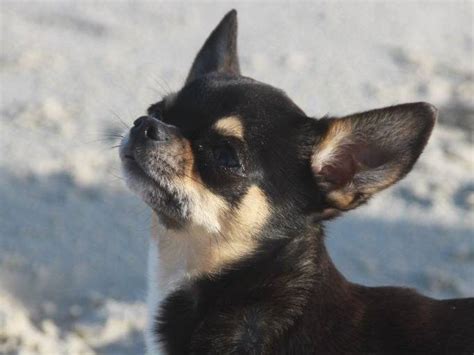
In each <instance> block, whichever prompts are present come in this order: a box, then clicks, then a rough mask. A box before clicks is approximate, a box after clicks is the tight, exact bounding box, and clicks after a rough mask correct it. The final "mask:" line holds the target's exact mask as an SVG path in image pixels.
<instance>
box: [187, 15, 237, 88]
mask: <svg viewBox="0 0 474 355" xmlns="http://www.w3.org/2000/svg"><path fill="white" fill-rule="evenodd" d="M211 72H221V73H227V74H231V75H239V74H240V67H239V58H238V57H237V11H235V10H231V11H229V12H228V13H227V15H225V16H224V18H223V19H222V21H221V22H220V23H219V24H218V25H217V27H216V28H215V29H214V31H212V33H211V34H210V36H209V37H208V39H207V40H206V42H205V43H204V45H203V46H202V48H201V50H200V51H199V53H198V54H197V56H196V58H195V59H194V62H193V65H192V67H191V70H190V71H189V74H188V77H187V79H186V84H187V83H189V82H191V81H193V80H194V79H197V78H198V77H200V76H203V75H205V74H208V73H211Z"/></svg>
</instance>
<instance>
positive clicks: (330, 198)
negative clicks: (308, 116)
mask: <svg viewBox="0 0 474 355" xmlns="http://www.w3.org/2000/svg"><path fill="white" fill-rule="evenodd" d="M436 116H437V110H436V108H435V107H434V106H432V105H429V104H426V103H422V102H419V103H412V104H404V105H398V106H391V107H386V108H383V109H378V110H372V111H367V112H362V113H358V114H354V115H350V116H346V117H342V118H335V119H322V120H319V121H317V122H318V123H317V124H318V126H319V127H320V129H321V130H322V134H321V135H320V140H319V142H318V143H317V144H316V146H315V147H314V151H313V153H312V157H311V169H312V172H313V174H314V177H315V178H316V181H317V183H318V185H319V188H320V189H321V190H322V191H323V193H324V196H325V206H324V209H325V210H324V211H323V213H322V218H323V219H324V218H331V217H333V216H336V215H338V214H339V213H340V212H342V211H347V210H350V209H352V208H355V207H357V206H359V205H360V204H362V203H364V202H365V201H367V200H368V199H369V198H370V197H371V196H372V195H373V194H375V193H376V192H378V191H380V190H383V189H385V188H386V187H388V186H390V185H392V184H394V183H395V182H397V181H398V180H400V179H401V178H403V177H404V176H405V175H406V174H407V173H408V172H409V171H410V170H411V168H412V167H413V164H414V163H415V161H416V160H417V159H418V157H419V156H420V154H421V152H422V151H423V148H424V146H425V144H426V142H427V141H428V138H429V137H430V134H431V130H432V129H433V125H434V123H435V120H436Z"/></svg>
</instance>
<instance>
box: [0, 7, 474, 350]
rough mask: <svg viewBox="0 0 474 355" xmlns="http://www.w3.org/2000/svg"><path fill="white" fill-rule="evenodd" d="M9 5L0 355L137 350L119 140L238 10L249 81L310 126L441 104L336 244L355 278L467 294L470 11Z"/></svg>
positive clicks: (139, 274) (144, 223) (139, 270)
mask: <svg viewBox="0 0 474 355" xmlns="http://www.w3.org/2000/svg"><path fill="white" fill-rule="evenodd" d="M0 6H1V19H0V20H1V21H0V25H1V53H0V70H1V71H0V78H1V102H0V353H2V354H3V353H5V354H37V353H40V354H80V353H84V354H95V353H97V354H139V353H142V352H143V342H142V336H141V331H142V329H143V327H144V319H145V309H144V303H143V299H144V290H145V272H144V270H145V263H146V258H145V255H146V240H147V237H148V224H149V215H150V213H149V211H148V210H147V208H146V206H145V205H144V204H143V203H142V202H140V201H139V200H138V199H137V198H135V197H134V196H133V195H132V194H131V193H130V192H128V191H127V190H126V188H125V187H124V184H123V181H122V180H121V178H120V168H119V162H118V157H117V151H116V149H113V148H110V147H111V146H113V145H114V144H116V143H115V142H114V139H113V137H112V136H113V135H115V134H117V133H120V132H123V131H124V130H125V127H124V126H123V125H122V123H121V120H122V121H124V122H125V123H126V125H129V124H130V123H131V122H132V120H133V119H134V118H136V117H138V116H139V115H141V114H142V113H143V112H144V110H145V108H146V107H147V105H149V104H150V103H152V102H155V101H157V100H158V98H159V97H160V96H161V95H163V94H165V93H167V92H169V91H171V90H174V89H178V88H179V87H180V84H181V83H182V82H183V80H184V78H185V75H186V72H187V70H188V67H189V65H190V63H191V61H192V59H193V56H194V54H195V53H196V51H197V50H198V48H199V47H200V46H201V44H202V42H203V40H204V39H205V37H206V36H207V35H208V33H209V31H210V30H211V29H212V28H213V27H214V26H215V25H216V23H217V22H218V21H219V20H220V18H221V17H222V15H223V14H224V13H225V12H226V11H227V10H229V9H230V8H232V7H236V8H237V9H238V11H239V18H240V39H239V46H240V52H241V64H242V68H243V71H244V73H245V74H247V75H249V76H252V77H255V78H256V79H259V80H262V81H266V82H269V83H271V84H273V85H275V86H279V87H282V88H283V89H285V90H286V91H287V92H288V93H289V94H290V96H291V97H293V98H294V100H295V101H296V102H297V103H298V104H299V105H300V106H301V107H302V108H303V109H305V110H306V112H307V113H308V114H311V115H315V116H321V115H323V114H326V113H328V112H329V113H331V114H335V115H336V114H346V113H350V112H353V111H360V110H364V109H369V108H375V107H382V106H385V105H391V104H395V103H402V102H409V101H418V100H425V101H429V102H431V103H433V104H435V105H436V106H438V107H439V108H440V109H441V115H440V120H439V124H438V125H437V127H436V129H435V132H434V135H433V138H432V140H431V141H430V143H429V145H428V147H427V149H426V152H425V154H424V155H423V156H422V158H421V159H420V161H419V163H418V165H417V166H416V168H415V169H414V171H413V172H412V174H410V176H409V177H408V178H406V179H405V180H404V181H403V182H402V183H400V184H399V185H397V187H396V188H392V189H390V190H389V191H387V192H384V193H382V194H381V195H380V196H379V197H378V198H376V199H374V200H373V201H372V202H371V203H370V204H369V205H368V206H365V207H363V208H361V209H359V210H358V211H355V212H351V213H350V214H348V215H347V216H345V217H344V218H341V219H339V220H337V221H335V222H332V223H331V224H330V225H329V227H328V232H329V235H330V237H329V239H328V242H329V248H330V252H331V254H332V255H333V257H334V259H335V261H336V264H337V265H339V266H340V268H341V269H342V271H343V272H344V273H345V274H346V275H347V276H348V277H349V278H350V279H351V280H354V281H359V282H363V283H366V284H369V285H382V284H399V285H407V286H412V287H416V288H418V289H419V290H420V291H422V292H424V293H426V294H428V295H431V296H433V297H439V298H447V297H461V296H472V295H474V236H473V228H474V226H473V223H474V222H473V221H474V215H473V208H474V179H473V172H474V169H473V168H474V162H473V157H474V154H473V153H474V152H473V145H472V133H473V131H472V128H473V122H474V117H473V116H474V115H473V113H474V103H473V97H474V82H473V76H474V72H473V66H472V65H473V64H472V63H473V47H474V46H473V32H472V29H473V18H474V17H473V3H472V2H462V1H445V2H439V3H436V2H433V1H430V2H405V1H403V2H402V1H392V2H390V3H389V2H385V3H384V2H372V1H370V2H369V1H367V2H324V3H313V4H308V3H306V4H302V3H299V4H298V3H291V4H290V3H288V4H271V3H259V4H255V3H251V2H248V3H245V4H244V5H241V4H232V3H223V2H219V3H210V2H208V3H205V4H198V3H194V4H193V5H183V4H172V3H155V2H147V3H144V2H143V3H135V2H134V3H132V2H130V3H127V2H120V3H118V2H89V1H88V2H85V1H84V2H82V1H79V2H78V1H76V2H62V3H60V2H32V3H27V2H23V1H22V2H5V1H2V2H1V3H0Z"/></svg>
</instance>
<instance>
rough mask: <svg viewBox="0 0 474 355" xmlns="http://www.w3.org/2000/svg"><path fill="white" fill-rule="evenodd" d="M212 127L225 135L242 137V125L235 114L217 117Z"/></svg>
mask: <svg viewBox="0 0 474 355" xmlns="http://www.w3.org/2000/svg"><path fill="white" fill-rule="evenodd" d="M213 127H214V129H215V130H216V131H218V132H219V133H221V134H223V135H225V136H232V137H237V138H240V139H243V138H244V126H243V124H242V121H241V120H240V118H239V117H237V116H229V117H224V118H221V119H219V120H218V121H217V122H216V123H215V124H214V126H213Z"/></svg>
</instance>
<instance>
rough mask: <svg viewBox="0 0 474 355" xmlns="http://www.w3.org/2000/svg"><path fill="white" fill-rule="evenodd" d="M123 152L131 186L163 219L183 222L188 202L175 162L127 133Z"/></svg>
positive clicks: (173, 222) (125, 170)
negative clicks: (177, 179) (180, 187)
mask: <svg viewBox="0 0 474 355" xmlns="http://www.w3.org/2000/svg"><path fill="white" fill-rule="evenodd" d="M163 149H164V147H163ZM119 155H120V159H121V161H122V169H123V173H124V176H125V182H126V184H127V186H128V187H129V188H130V189H131V190H132V191H133V192H135V193H136V194H137V195H138V196H139V197H140V198H141V199H142V200H143V201H144V202H145V203H146V204H148V205H149V206H150V207H151V208H152V209H153V210H154V211H155V212H156V213H157V214H158V215H159V216H161V217H162V218H161V219H162V220H163V219H165V220H166V221H168V223H170V225H181V224H183V223H184V221H185V220H186V216H187V212H186V211H187V207H186V206H187V205H188V202H187V198H185V196H184V195H183V194H182V193H180V192H179V191H178V190H177V186H175V183H174V182H173V177H174V176H177V175H178V173H177V171H176V169H173V166H172V162H171V161H170V162H168V161H166V160H167V159H166V153H165V152H161V153H160V152H158V151H156V149H155V150H151V151H146V150H145V149H144V147H142V146H141V145H138V146H136V145H135V144H133V145H131V144H130V141H129V140H128V137H125V138H124V140H123V141H122V144H121V146H120V150H119ZM150 165H151V166H150ZM171 222H172V223H171Z"/></svg>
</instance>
